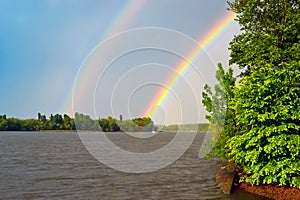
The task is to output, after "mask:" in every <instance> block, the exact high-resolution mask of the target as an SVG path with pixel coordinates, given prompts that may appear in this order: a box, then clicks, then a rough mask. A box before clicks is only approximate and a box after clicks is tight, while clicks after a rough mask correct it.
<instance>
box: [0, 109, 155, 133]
mask: <svg viewBox="0 0 300 200" xmlns="http://www.w3.org/2000/svg"><path fill="white" fill-rule="evenodd" d="M156 129H157V127H155V126H154V123H153V121H152V120H151V118H150V117H143V118H134V119H129V120H123V117H122V116H120V119H119V120H117V119H115V118H113V117H111V116H109V117H107V118H99V119H96V120H94V119H92V118H91V117H90V116H89V115H84V114H81V113H75V117H74V118H72V117H70V116H69V115H67V114H63V115H62V114H55V115H53V114H51V115H50V116H49V118H47V117H46V115H43V114H41V113H38V115H37V119H33V118H32V119H18V118H13V117H11V118H7V117H6V115H0V131H42V130H55V131H75V130H89V131H103V132H116V131H132V132H135V131H143V132H149V131H153V130H156Z"/></svg>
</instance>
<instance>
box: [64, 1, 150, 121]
mask: <svg viewBox="0 0 300 200" xmlns="http://www.w3.org/2000/svg"><path fill="white" fill-rule="evenodd" d="M145 4H146V2H145V1H135V0H128V1H125V3H124V5H123V7H120V9H119V10H118V12H116V14H115V17H112V21H111V22H110V23H109V26H108V27H106V29H105V31H104V32H103V33H101V34H102V35H101V37H102V39H101V40H105V39H106V38H109V37H110V36H111V35H114V34H116V33H119V32H121V31H123V30H124V29H126V28H127V27H128V25H129V24H130V22H132V21H133V20H134V18H135V16H136V15H138V13H139V12H141V11H142V8H143V7H145ZM92 75H93V70H90V71H89V72H88V73H87V74H85V76H84V77H90V76H92ZM77 76H78V74H77ZM77 78H78V77H76V79H77ZM76 81H79V83H77V84H79V85H81V88H85V87H88V85H89V84H90V83H89V81H88V80H86V79H82V80H76ZM73 89H74V85H73ZM73 93H74V91H73V90H70V93H69V94H67V95H66V96H67V98H66V102H65V103H64V104H63V110H64V111H65V113H68V114H69V115H71V116H74V111H73V100H72V97H73Z"/></svg>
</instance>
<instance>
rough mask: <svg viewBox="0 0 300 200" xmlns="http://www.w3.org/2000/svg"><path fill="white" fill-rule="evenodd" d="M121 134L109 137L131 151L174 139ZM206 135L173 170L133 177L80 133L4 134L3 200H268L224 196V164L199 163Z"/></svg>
mask: <svg viewBox="0 0 300 200" xmlns="http://www.w3.org/2000/svg"><path fill="white" fill-rule="evenodd" d="M122 134H124V133H108V135H109V138H110V139H111V141H113V142H114V143H116V144H117V145H119V146H120V147H122V148H124V149H126V148H127V149H130V150H132V151H141V150H142V149H144V150H145V149H147V148H148V150H153V149H155V147H156V148H161V147H162V146H163V145H165V144H166V143H168V142H169V141H170V140H171V139H172V137H173V136H174V135H172V134H171V133H164V135H162V136H160V137H153V138H152V140H151V142H149V141H148V142H145V141H142V140H143V139H139V140H137V139H136V138H132V137H124V135H122ZM161 134H163V133H161ZM202 135H203V134H201V133H198V135H197V136H196V139H195V141H194V143H193V145H192V146H191V147H190V148H189V149H188V150H187V151H186V152H185V154H184V155H183V156H182V157H181V158H180V159H178V160H177V161H175V162H174V163H173V164H172V165H170V166H168V167H166V168H163V169H161V170H158V171H155V172H149V173H142V174H130V173H123V172H119V171H116V170H114V169H111V168H109V167H107V166H105V165H103V164H101V163H100V162H98V161H97V160H96V159H95V158H93V156H92V155H90V154H89V152H88V151H87V150H86V149H85V147H84V146H83V145H82V143H81V141H80V139H79V137H78V135H77V134H76V133H56V132H49V133H48V132H38V133H37V132H0V154H1V156H0V199H224V200H230V199H245V200H247V199H248V200H252V199H253V200H254V199H265V198H262V197H259V196H255V195H252V194H248V193H245V192H238V193H235V194H234V195H232V196H228V195H224V194H222V193H221V191H220V190H219V188H218V187H217V185H216V183H215V181H214V174H215V172H216V170H217V169H218V168H219V167H220V165H221V163H220V162H219V161H217V160H206V159H199V158H198V154H199V149H200V145H201V141H202ZM155 138H157V139H155Z"/></svg>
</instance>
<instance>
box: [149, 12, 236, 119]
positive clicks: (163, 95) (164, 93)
mask: <svg viewBox="0 0 300 200" xmlns="http://www.w3.org/2000/svg"><path fill="white" fill-rule="evenodd" d="M235 17H236V14H235V13H233V12H230V13H229V14H228V15H227V16H226V17H225V18H224V17H223V19H222V20H221V21H219V23H218V24H217V25H215V26H214V28H212V29H211V30H210V31H209V32H208V34H206V36H205V37H204V38H201V39H200V40H199V46H198V47H197V48H196V49H194V50H193V51H192V52H191V53H190V55H189V56H188V57H187V59H186V60H184V61H182V62H181V63H180V64H179V65H178V67H177V68H176V69H175V72H176V73H175V75H173V76H172V77H170V78H169V80H168V81H167V83H166V84H165V85H166V87H163V88H161V89H160V91H159V92H158V93H157V94H156V96H155V98H153V100H152V101H151V103H150V104H149V106H148V107H147V110H146V111H145V113H144V114H143V115H144V116H148V117H153V115H154V114H155V112H156V110H157V109H156V108H158V105H161V104H163V103H164V102H165V101H166V99H167V97H168V94H169V93H170V89H171V88H172V87H173V86H174V84H175V83H176V82H177V80H178V79H179V78H180V77H181V76H183V75H184V74H185V73H186V72H187V70H188V69H189V68H190V66H191V63H192V62H193V61H195V60H196V59H197V58H198V57H199V55H200V54H201V53H202V52H204V50H205V49H206V48H207V47H208V46H209V45H210V44H211V43H212V42H213V41H214V39H215V38H217V37H218V36H219V35H220V34H221V33H222V32H223V31H224V30H225V29H226V28H227V27H228V26H229V25H230V24H231V23H232V22H233V21H234V19H235Z"/></svg>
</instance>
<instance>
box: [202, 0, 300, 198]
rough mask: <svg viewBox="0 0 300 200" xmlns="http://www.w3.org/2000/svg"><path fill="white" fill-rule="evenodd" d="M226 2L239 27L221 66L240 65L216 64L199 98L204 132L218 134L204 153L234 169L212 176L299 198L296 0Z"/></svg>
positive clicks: (258, 190) (299, 20) (299, 68)
mask: <svg viewBox="0 0 300 200" xmlns="http://www.w3.org/2000/svg"><path fill="white" fill-rule="evenodd" d="M227 3H228V5H229V10H230V11H232V12H234V13H236V19H235V20H236V21H237V22H238V23H239V25H240V29H241V32H240V34H238V35H235V36H234V37H233V39H232V41H231V42H230V44H229V50H230V59H229V65H235V66H237V67H239V68H240V69H241V72H240V73H239V74H237V75H234V73H233V69H232V68H229V69H228V71H225V70H224V68H223V66H222V65H221V64H219V65H218V70H217V72H216V78H217V80H218V83H217V84H216V85H215V86H214V88H213V89H212V88H211V87H210V86H208V85H205V86H204V92H203V93H202V97H203V98H202V103H203V105H204V106H205V108H206V110H207V112H208V113H209V114H208V115H207V116H206V118H207V119H208V120H209V122H210V124H211V126H212V127H211V130H212V134H213V135H214V134H220V137H219V138H218V140H217V141H216V145H214V146H213V152H212V155H211V156H216V157H220V158H222V159H223V160H224V161H227V162H228V163H229V164H228V165H230V163H234V165H235V166H236V169H235V170H233V171H230V170H229V169H228V166H224V168H223V169H221V170H223V172H224V170H225V171H226V170H227V171H228V172H232V173H235V175H234V176H233V174H230V173H229V174H227V173H226V172H224V173H223V172H222V173H220V174H218V175H217V176H218V177H216V179H218V180H223V181H224V182H225V183H226V182H227V183H228V184H229V187H232V183H234V180H235V179H238V182H239V184H241V185H240V186H241V188H244V189H246V190H248V191H250V192H253V193H256V194H260V195H263V196H268V194H266V193H268V192H269V194H271V193H272V195H271V198H274V199H299V198H300V195H299V193H300V142H299V141H300V54H299V52H300V37H299V32H300V12H299V8H300V1H288V0H269V1H259V0H248V1H245V0H234V1H228V2H227ZM296 52H297V53H296ZM223 175H224V176H225V177H222V176H223ZM227 175H228V176H227ZM226 176H227V177H226ZM223 181H221V182H223ZM263 190H267V191H266V192H263ZM226 191H227V192H228V191H230V190H228V189H227V190H226ZM282 194H285V195H284V196H283V195H282ZM296 194H297V196H295V195H296ZM269 197H270V196H269Z"/></svg>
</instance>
